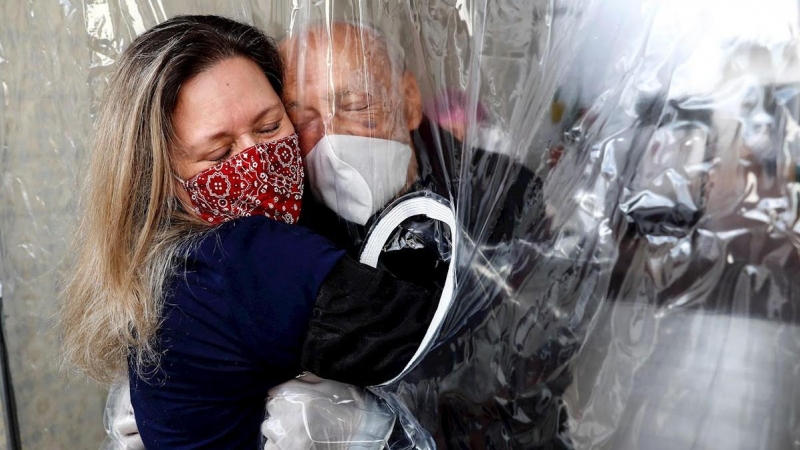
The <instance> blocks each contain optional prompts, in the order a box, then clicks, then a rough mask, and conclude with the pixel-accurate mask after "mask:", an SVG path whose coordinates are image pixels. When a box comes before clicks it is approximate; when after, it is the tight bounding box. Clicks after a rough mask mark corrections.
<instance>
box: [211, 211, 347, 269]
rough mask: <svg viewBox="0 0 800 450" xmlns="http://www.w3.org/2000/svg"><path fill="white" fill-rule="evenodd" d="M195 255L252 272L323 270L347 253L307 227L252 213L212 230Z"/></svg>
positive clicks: (232, 267) (231, 267)
mask: <svg viewBox="0 0 800 450" xmlns="http://www.w3.org/2000/svg"><path fill="white" fill-rule="evenodd" d="M195 254H196V257H197V258H199V259H203V260H206V261H209V262H217V263H221V264H222V265H224V266H226V267H228V268H230V269H232V270H234V271H235V272H238V271H240V270H245V271H246V272H250V273H252V272H261V271H264V270H272V269H274V267H275V266H284V267H285V268H294V269H296V270H301V269H306V270H312V271H318V270H323V271H324V270H325V268H326V267H328V268H329V266H332V265H333V264H334V263H335V262H336V261H338V260H339V259H340V258H341V257H342V256H343V255H344V252H343V251H342V250H339V249H338V248H336V247H335V246H334V245H333V244H332V243H331V242H330V241H328V240H327V239H325V238H324V237H322V236H320V235H318V234H315V233H314V232H312V231H311V230H309V229H307V228H305V227H301V226H298V225H289V224H286V223H283V222H278V221H275V220H272V219H269V218H267V217H264V216H251V217H244V218H241V219H236V220H232V221H230V222H227V223H225V224H223V225H220V226H219V227H217V228H215V229H214V230H212V231H211V232H209V233H208V234H207V235H206V236H205V237H204V238H203V240H202V241H201V242H200V244H199V246H198V248H197V250H196V252H195Z"/></svg>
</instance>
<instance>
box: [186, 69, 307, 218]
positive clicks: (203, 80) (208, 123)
mask: <svg viewBox="0 0 800 450" xmlns="http://www.w3.org/2000/svg"><path fill="white" fill-rule="evenodd" d="M172 121H173V127H174V130H175V137H176V138H177V139H176V143H175V145H174V147H173V148H172V149H170V150H171V151H172V157H173V164H174V165H175V167H174V169H175V172H176V173H177V174H178V176H180V177H181V178H182V179H184V180H188V179H190V178H192V177H193V176H195V175H197V174H198V173H200V172H202V171H203V170H205V169H207V168H209V167H211V166H213V165H215V164H217V163H219V162H221V161H223V160H225V159H227V158H230V157H231V156H234V155H236V154H237V153H240V152H241V151H242V150H245V149H247V148H249V147H252V146H254V145H256V144H259V143H263V142H268V141H274V140H276V139H281V138H284V137H287V136H290V135H291V134H293V133H294V127H293V126H292V123H291V122H290V121H289V118H288V116H287V115H286V111H285V110H284V109H283V103H281V99H280V98H279V97H278V95H277V94H276V93H275V91H274V90H273V89H272V86H271V85H270V84H269V81H268V80H267V77H266V76H265V75H264V72H262V71H261V69H260V68H259V67H258V65H256V63H254V62H253V61H251V60H250V59H247V58H242V57H236V58H230V59H226V60H223V61H220V62H219V63H217V64H215V65H214V66H212V67H211V68H210V69H208V70H206V71H204V72H202V73H200V74H199V75H197V76H195V77H194V78H192V79H190V80H189V81H187V82H186V83H184V84H183V85H182V86H181V88H180V92H179V93H178V102H177V105H176V107H175V112H174V113H173V116H172ZM178 192H179V195H181V197H182V199H183V200H185V201H188V200H189V197H188V195H187V194H186V192H185V191H184V190H183V189H178ZM189 204H190V203H189Z"/></svg>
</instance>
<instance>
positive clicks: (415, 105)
mask: <svg viewBox="0 0 800 450" xmlns="http://www.w3.org/2000/svg"><path fill="white" fill-rule="evenodd" d="M401 83H402V88H403V100H404V101H405V106H406V107H405V114H406V123H407V124H408V131H413V130H416V129H417V128H419V124H421V123H422V94H421V93H420V92H419V84H417V78H416V77H415V76H414V74H412V73H411V72H409V71H408V70H406V71H405V72H404V73H403V80H402V82H401Z"/></svg>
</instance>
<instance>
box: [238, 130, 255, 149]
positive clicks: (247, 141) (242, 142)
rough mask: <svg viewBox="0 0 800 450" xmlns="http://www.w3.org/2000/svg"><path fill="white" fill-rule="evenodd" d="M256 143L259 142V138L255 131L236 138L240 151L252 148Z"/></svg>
mask: <svg viewBox="0 0 800 450" xmlns="http://www.w3.org/2000/svg"><path fill="white" fill-rule="evenodd" d="M256 144H258V138H257V137H256V135H255V134H254V133H247V134H243V135H241V136H239V139H237V140H236V146H237V147H239V151H242V150H244V149H246V148H250V147H252V146H254V145H256Z"/></svg>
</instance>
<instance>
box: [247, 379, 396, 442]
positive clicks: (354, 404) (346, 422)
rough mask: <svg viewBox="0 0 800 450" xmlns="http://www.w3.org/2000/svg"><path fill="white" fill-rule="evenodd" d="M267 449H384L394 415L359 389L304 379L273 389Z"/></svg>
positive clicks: (265, 430)
mask: <svg viewBox="0 0 800 450" xmlns="http://www.w3.org/2000/svg"><path fill="white" fill-rule="evenodd" d="M269 395H270V398H269V401H268V402H267V415H268V417H267V420H266V421H264V423H263V424H262V427H261V431H262V434H263V435H264V436H265V437H266V439H267V440H266V443H265V444H264V449H265V450H279V449H280V450H311V449H345V448H351V449H359V450H373V449H374V450H380V449H383V448H385V446H386V444H387V442H388V439H389V435H390V433H391V432H392V427H393V426H394V423H395V414H394V413H393V412H392V410H391V409H390V408H388V407H387V406H386V405H385V404H384V403H383V402H381V401H380V399H379V398H378V397H376V396H375V395H373V394H372V393H370V392H369V391H366V390H364V389H361V388H357V387H354V386H350V385H345V384H342V383H337V382H335V381H331V380H323V379H321V378H318V377H315V376H313V375H308V374H307V375H304V376H302V377H300V378H298V379H296V380H293V381H289V382H286V383H283V384H281V385H279V386H277V387H276V388H274V389H272V390H271V391H270V393H269Z"/></svg>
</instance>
